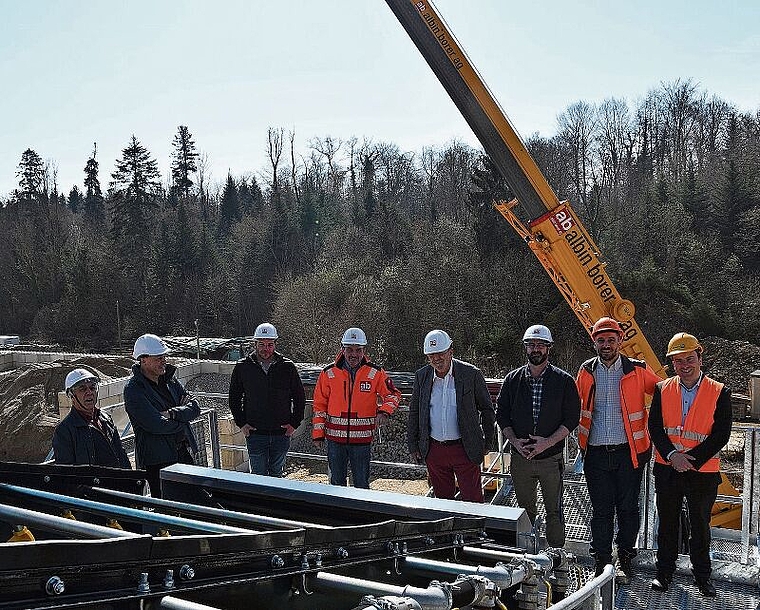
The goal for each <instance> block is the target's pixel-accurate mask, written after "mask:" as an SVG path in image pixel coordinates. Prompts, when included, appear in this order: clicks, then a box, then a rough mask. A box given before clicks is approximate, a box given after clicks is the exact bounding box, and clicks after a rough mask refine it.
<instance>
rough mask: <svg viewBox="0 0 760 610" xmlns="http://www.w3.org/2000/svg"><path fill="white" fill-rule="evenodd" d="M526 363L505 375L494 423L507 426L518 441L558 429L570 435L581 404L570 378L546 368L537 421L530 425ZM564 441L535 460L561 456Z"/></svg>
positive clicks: (530, 396)
mask: <svg viewBox="0 0 760 610" xmlns="http://www.w3.org/2000/svg"><path fill="white" fill-rule="evenodd" d="M527 366H528V365H527V364H526V365H524V366H521V367H520V368H517V369H515V370H513V371H510V372H509V373H507V376H506V377H505V378H504V381H503V382H502V384H501V390H500V391H499V396H498V398H497V399H496V421H497V422H498V424H499V427H500V428H502V429H503V428H507V427H510V428H512V430H514V433H515V436H516V437H517V438H520V439H523V438H528V437H529V436H530V435H531V434H535V435H537V436H543V437H549V436H551V435H552V434H554V433H555V432H556V431H557V429H558V428H559V427H560V426H565V428H567V429H568V430H570V432H572V431H573V430H575V428H577V427H578V420H579V419H580V414H581V402H580V398H579V397H578V388H577V387H576V385H575V379H573V377H572V375H570V374H569V373H567V372H565V371H563V370H562V369H560V368H558V367H556V366H554V365H552V364H551V363H550V364H548V365H547V367H546V371H545V372H544V380H543V388H542V390H541V411H540V412H539V415H538V422H537V423H536V424H535V426H534V423H533V395H532V390H531V387H530V384H529V383H528V381H527V379H525V369H526V368H527ZM564 446H565V441H564V439H563V440H562V441H560V442H559V443H556V444H554V445H552V446H551V447H549V448H548V449H547V450H546V451H544V452H543V453H540V454H539V455H537V456H536V458H537V459H541V458H545V457H549V456H550V455H556V454H557V453H560V452H561V451H562V449H563V448H564Z"/></svg>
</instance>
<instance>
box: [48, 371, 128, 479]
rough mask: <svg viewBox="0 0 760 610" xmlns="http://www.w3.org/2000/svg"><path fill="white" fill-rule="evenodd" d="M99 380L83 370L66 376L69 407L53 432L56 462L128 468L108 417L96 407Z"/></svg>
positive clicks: (117, 434) (114, 427)
mask: <svg viewBox="0 0 760 610" xmlns="http://www.w3.org/2000/svg"><path fill="white" fill-rule="evenodd" d="M99 383H100V378H99V377H98V376H97V375H95V374H94V373H92V371H88V370H87V369H74V370H73V371H71V372H70V373H69V374H68V375H66V381H65V388H64V389H65V390H66V394H67V395H68V396H69V398H71V406H72V409H71V411H69V414H68V415H67V416H66V417H64V418H63V420H62V421H61V423H60V424H58V426H56V429H55V432H53V456H54V457H55V461H56V463H57V464H90V465H93V466H111V467H113V468H131V467H132V465H131V464H130V463H129V458H128V457H127V453H126V451H124V447H123V446H122V444H121V438H120V437H119V431H118V430H117V429H116V426H114V423H113V420H112V419H111V416H110V415H109V414H108V413H105V412H104V411H101V410H100V409H99V408H98V384H99Z"/></svg>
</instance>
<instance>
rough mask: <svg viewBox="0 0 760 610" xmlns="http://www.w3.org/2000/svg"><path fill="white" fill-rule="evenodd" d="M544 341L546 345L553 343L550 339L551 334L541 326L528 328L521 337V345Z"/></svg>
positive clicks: (536, 325) (535, 325)
mask: <svg viewBox="0 0 760 610" xmlns="http://www.w3.org/2000/svg"><path fill="white" fill-rule="evenodd" d="M536 340H538V341H545V342H546V343H554V340H553V339H552V332H551V331H550V330H549V329H548V328H547V327H546V326H544V325H543V324H534V325H533V326H530V327H528V330H526V331H525V334H524V335H523V343H525V342H526V341H536Z"/></svg>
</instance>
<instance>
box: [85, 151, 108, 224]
mask: <svg viewBox="0 0 760 610" xmlns="http://www.w3.org/2000/svg"><path fill="white" fill-rule="evenodd" d="M97 153H98V145H97V144H94V145H93V148H92V156H91V157H90V158H89V159H87V163H86V164H85V166H84V188H85V194H84V204H83V208H82V215H83V216H84V218H85V219H87V220H88V221H89V222H91V223H92V224H94V225H96V226H102V225H103V224H104V223H105V219H106V204H105V200H104V198H103V193H102V192H101V190H100V180H99V179H98V171H99V169H98V161H97V159H96V158H95V157H96V155H97Z"/></svg>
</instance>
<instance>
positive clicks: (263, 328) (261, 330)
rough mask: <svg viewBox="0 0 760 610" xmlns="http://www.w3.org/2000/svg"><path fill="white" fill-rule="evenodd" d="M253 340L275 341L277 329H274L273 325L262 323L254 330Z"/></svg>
mask: <svg viewBox="0 0 760 610" xmlns="http://www.w3.org/2000/svg"><path fill="white" fill-rule="evenodd" d="M253 338H254V339H273V340H276V339H278V338H279V336H278V335H277V329H276V328H275V327H274V324H270V323H269V322H264V323H263V324H259V325H258V326H257V327H256V330H255V331H254V333H253Z"/></svg>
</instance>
